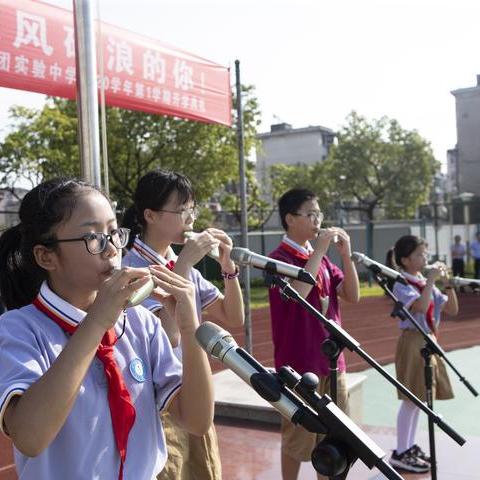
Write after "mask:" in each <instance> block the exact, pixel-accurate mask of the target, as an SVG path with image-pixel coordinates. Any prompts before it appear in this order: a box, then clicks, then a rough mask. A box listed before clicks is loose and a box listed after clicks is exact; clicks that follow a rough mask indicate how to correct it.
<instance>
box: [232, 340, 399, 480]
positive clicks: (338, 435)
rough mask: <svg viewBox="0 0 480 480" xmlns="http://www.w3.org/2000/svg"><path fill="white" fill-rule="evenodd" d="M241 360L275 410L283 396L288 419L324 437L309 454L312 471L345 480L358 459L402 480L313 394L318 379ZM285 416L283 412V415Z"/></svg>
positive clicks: (377, 449)
mask: <svg viewBox="0 0 480 480" xmlns="http://www.w3.org/2000/svg"><path fill="white" fill-rule="evenodd" d="M237 354H238V355H240V356H241V357H243V358H244V359H245V360H246V361H247V362H248V364H249V365H250V366H252V367H253V368H254V369H255V370H256V373H254V374H253V375H251V377H250V379H249V381H248V382H247V383H250V385H251V386H252V388H253V389H254V390H255V392H257V393H258V394H259V395H260V396H261V397H262V398H263V399H265V400H267V401H268V402H270V403H271V404H272V405H273V406H274V407H275V406H276V403H278V401H279V399H280V398H281V396H282V395H283V396H284V397H286V398H288V400H289V401H290V402H291V404H292V405H293V408H291V409H290V412H289V413H288V417H287V418H288V419H289V420H290V421H291V422H292V423H294V424H298V425H301V426H302V427H303V428H305V429H306V430H308V431H309V432H312V433H317V434H325V435H326V436H325V438H324V439H323V440H322V441H321V442H320V443H319V444H318V445H317V446H316V447H315V449H314V450H313V452H312V465H313V467H314V468H315V470H316V471H317V472H318V473H320V474H322V475H326V476H328V477H329V478H330V479H331V480H344V479H346V478H347V474H348V471H349V470H350V468H351V466H352V465H353V464H354V463H355V462H356V460H357V459H358V458H360V460H361V461H362V462H363V463H364V464H365V465H366V466H367V467H368V468H370V469H372V468H373V467H377V468H378V469H379V470H380V472H382V473H383V474H384V475H385V477H386V478H388V479H389V480H403V477H401V476H400V475H399V474H398V473H397V472H396V471H395V470H394V469H393V467H392V466H391V465H389V464H388V463H387V462H386V461H385V460H384V457H385V452H384V451H383V450H382V449H381V448H380V447H379V446H378V445H377V444H376V443H375V442H373V441H372V440H371V439H370V437H368V435H366V434H365V433H364V432H363V431H362V430H361V429H360V428H359V427H358V426H357V425H356V424H355V423H354V422H353V421H352V420H351V419H350V418H349V417H348V416H347V415H345V413H343V412H342V411H341V410H340V409H339V408H338V407H337V406H336V405H335V404H334V403H333V402H332V401H331V399H330V397H329V396H328V395H323V396H320V395H319V394H318V393H317V392H316V388H317V386H318V377H317V376H316V375H315V374H313V373H306V374H304V375H303V376H302V377H300V375H299V374H298V373H297V372H296V371H295V370H293V368H291V367H282V368H281V369H280V371H279V372H276V373H274V372H271V371H269V370H268V369H266V368H265V367H263V366H262V365H261V364H260V363H258V362H257V361H256V360H255V359H254V358H252V357H251V356H250V355H248V354H247V353H246V352H244V351H242V349H237ZM284 413H285V412H284Z"/></svg>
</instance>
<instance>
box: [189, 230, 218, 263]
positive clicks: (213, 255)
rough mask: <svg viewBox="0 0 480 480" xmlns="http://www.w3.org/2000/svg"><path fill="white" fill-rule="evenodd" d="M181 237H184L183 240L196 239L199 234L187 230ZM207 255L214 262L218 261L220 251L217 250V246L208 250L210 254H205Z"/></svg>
mask: <svg viewBox="0 0 480 480" xmlns="http://www.w3.org/2000/svg"><path fill="white" fill-rule="evenodd" d="M183 235H184V236H185V238H195V237H198V235H200V234H199V233H197V232H192V231H191V230H188V231H186V232H183ZM207 255H208V256H209V257H211V258H213V259H215V260H218V259H219V258H220V251H219V249H218V246H215V247H213V248H212V249H211V250H210V252H209V253H207Z"/></svg>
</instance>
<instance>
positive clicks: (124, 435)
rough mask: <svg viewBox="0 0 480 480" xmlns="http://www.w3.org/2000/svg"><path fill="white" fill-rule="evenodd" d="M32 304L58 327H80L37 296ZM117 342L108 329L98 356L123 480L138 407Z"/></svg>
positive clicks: (64, 328) (72, 328) (71, 332)
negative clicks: (115, 350)
mask: <svg viewBox="0 0 480 480" xmlns="http://www.w3.org/2000/svg"><path fill="white" fill-rule="evenodd" d="M33 305H35V307H37V308H38V310H40V311H41V312H42V313H44V314H45V315H47V317H49V318H50V319H51V320H53V321H54V322H55V323H56V324H57V325H58V326H59V327H61V328H62V329H63V330H65V331H66V332H68V333H70V334H73V333H74V332H75V330H76V329H77V327H75V326H73V325H71V324H69V323H67V322H66V321H65V320H64V319H62V318H61V317H60V316H59V315H57V313H56V312H53V311H52V310H50V309H49V307H48V305H47V304H45V303H44V302H43V301H42V298H41V297H40V295H39V296H37V298H35V300H34V301H33ZM116 341H117V335H116V334H115V331H114V329H113V328H111V329H110V330H107V331H106V332H105V335H104V336H103V338H102V341H101V343H100V345H99V346H98V349H97V354H96V355H97V357H98V359H99V360H101V362H102V363H103V367H104V370H105V376H106V377H107V382H108V404H109V406H110V416H111V417H112V426H113V433H114V436H115V442H116V444H117V448H118V452H119V454H120V470H119V472H118V478H119V480H122V479H123V465H124V463H125V459H126V457H127V442H128V434H129V433H130V430H131V429H132V427H133V424H134V423H135V415H136V413H135V407H134V406H133V403H132V400H131V398H130V394H129V393H128V390H127V386H126V385H125V382H124V381H123V376H122V373H121V372H120V369H119V368H118V365H117V362H116V361H115V357H114V356H113V346H114V345H115V343H116Z"/></svg>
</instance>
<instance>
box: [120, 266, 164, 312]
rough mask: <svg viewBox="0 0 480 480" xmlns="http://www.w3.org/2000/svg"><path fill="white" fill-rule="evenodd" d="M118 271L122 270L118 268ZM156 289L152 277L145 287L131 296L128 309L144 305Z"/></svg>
mask: <svg viewBox="0 0 480 480" xmlns="http://www.w3.org/2000/svg"><path fill="white" fill-rule="evenodd" d="M116 270H120V268H116ZM154 288H155V284H154V283H153V280H152V277H150V278H149V279H148V282H147V283H146V284H145V285H143V286H142V287H140V288H139V289H138V290H135V292H134V293H133V294H132V295H131V297H130V298H129V299H128V303H127V305H126V308H130V307H134V306H135V305H138V304H139V303H142V302H143V301H144V300H145V299H146V298H147V297H149V296H150V294H151V293H152V290H153V289H154Z"/></svg>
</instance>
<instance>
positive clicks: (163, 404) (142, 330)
mask: <svg viewBox="0 0 480 480" xmlns="http://www.w3.org/2000/svg"><path fill="white" fill-rule="evenodd" d="M128 236H129V231H128V229H124V228H118V226H117V221H116V218H115V213H114V211H113V210H112V207H111V205H110V202H109V200H108V199H107V197H106V196H105V195H104V194H103V193H101V192H100V191H99V190H97V189H96V188H95V187H93V186H91V185H89V184H87V183H85V182H82V181H79V180H74V179H54V180H49V181H46V182H44V183H42V184H40V185H38V186H37V187H35V188H34V189H33V190H31V191H30V192H28V193H27V195H26V196H25V198H24V199H23V201H22V203H21V207H20V223H19V224H18V225H17V226H15V227H13V228H11V229H9V230H7V231H6V232H5V233H4V234H3V235H2V236H1V237H0V293H1V295H2V298H3V300H4V302H5V304H6V306H7V308H8V311H7V312H6V313H5V314H3V315H2V317H1V318H0V429H1V431H2V432H3V433H4V434H5V435H7V436H9V437H10V438H11V440H12V442H13V445H14V454H15V463H16V468H17V473H18V476H19V478H21V479H24V480H65V479H67V478H68V479H70V478H71V479H74V478H88V479H92V478H101V479H116V478H118V479H122V478H125V479H132V478H134V479H136V480H151V478H152V477H154V476H155V475H156V474H158V472H160V471H161V470H162V468H163V466H164V464H165V462H166V456H167V455H166V447H165V439H164V435H163V431H162V425H161V422H160V418H159V413H160V412H161V411H163V410H164V409H168V410H169V411H170V412H171V414H172V416H174V418H175V419H176V421H177V422H179V423H180V424H181V425H182V426H183V428H185V429H186V430H188V431H190V432H192V433H194V434H197V435H202V434H203V433H204V432H205V431H207V430H208V428H209V426H210V424H211V423H212V418H213V394H212V382H211V372H210V367H209V364H208V359H207V357H206V355H205V353H204V352H203V351H202V349H201V348H200V347H199V346H198V344H197V342H196V341H195V336H194V333H195V330H196V328H197V326H198V320H197V316H196V312H195V303H194V288H193V285H192V284H191V282H189V281H187V280H185V279H184V278H183V277H181V276H179V275H177V274H175V273H173V272H171V271H170V270H168V269H167V268H165V267H162V266H155V267H152V268H150V269H148V268H143V269H141V268H120V256H121V249H122V248H123V247H125V245H126V244H127V241H128ZM150 279H153V281H154V283H155V285H156V286H157V287H158V288H156V290H155V291H154V293H153V295H154V296H157V298H159V299H163V298H164V296H166V295H169V296H170V297H172V298H173V300H171V302H170V303H171V308H172V312H173V313H172V314H173V315H174V316H175V320H176V322H177V325H178V330H179V331H180V333H181V342H182V343H181V345H182V363H183V370H182V364H181V363H180V362H179V361H178V359H177V358H176V356H175V355H174V354H173V351H172V349H171V346H170V342H169V340H168V337H167V335H166V334H165V332H164V330H163V329H162V326H161V324H160V322H159V321H158V318H157V317H156V316H155V315H152V314H151V313H150V312H148V311H147V310H146V309H145V308H143V307H141V306H138V307H128V308H127V305H128V302H129V299H130V297H131V296H132V294H134V293H135V292H136V291H137V290H138V289H139V288H140V287H142V286H143V285H145V284H146V283H147V282H148V281H149V280H150ZM160 289H161V290H160ZM162 292H166V293H162Z"/></svg>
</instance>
